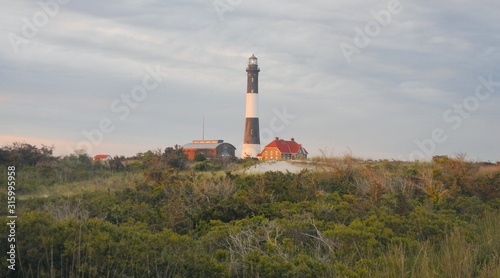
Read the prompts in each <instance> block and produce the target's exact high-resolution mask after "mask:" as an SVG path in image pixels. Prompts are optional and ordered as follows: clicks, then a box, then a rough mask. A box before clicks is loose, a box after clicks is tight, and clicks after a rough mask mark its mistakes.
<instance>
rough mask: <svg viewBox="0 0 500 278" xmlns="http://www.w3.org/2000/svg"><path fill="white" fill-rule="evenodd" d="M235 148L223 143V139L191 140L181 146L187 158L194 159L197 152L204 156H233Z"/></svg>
mask: <svg viewBox="0 0 500 278" xmlns="http://www.w3.org/2000/svg"><path fill="white" fill-rule="evenodd" d="M235 151H236V148H235V147H234V146H233V145H231V144H229V143H224V140H193V143H189V144H185V145H184V146H182V152H183V153H184V154H185V155H187V157H188V159H189V160H194V157H195V156H196V154H198V153H202V154H203V156H205V157H206V158H228V157H234V153H235Z"/></svg>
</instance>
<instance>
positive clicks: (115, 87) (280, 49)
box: [0, 0, 500, 162]
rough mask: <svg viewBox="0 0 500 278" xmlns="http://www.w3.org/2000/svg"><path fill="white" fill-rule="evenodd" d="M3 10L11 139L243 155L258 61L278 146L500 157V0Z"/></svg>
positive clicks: (71, 146)
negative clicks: (252, 63) (253, 65)
mask: <svg viewBox="0 0 500 278" xmlns="http://www.w3.org/2000/svg"><path fill="white" fill-rule="evenodd" d="M0 3H1V7H2V9H1V10H0V31H1V37H0V103H1V104H0V144H1V145H2V146H3V145H7V144H11V143H12V142H16V141H17V142H26V143H30V144H34V145H39V146H40V145H41V144H45V145H54V147H55V153H56V154H68V153H70V152H72V151H73V150H75V149H77V148H81V147H84V148H86V149H87V150H88V152H89V154H90V155H95V154H98V153H106V154H110V155H126V156H129V155H134V154H136V153H138V152H145V151H147V150H150V149H157V148H165V147H168V146H173V145H175V144H179V145H183V144H185V143H189V142H191V141H192V140H193V139H201V137H202V136H203V133H202V124H203V117H204V118H205V139H223V140H225V141H226V142H229V143H232V144H233V145H234V146H235V147H236V148H237V154H240V152H241V147H242V141H243V129H244V122H245V119H244V117H245V93H246V73H245V68H246V66H247V63H248V57H250V56H251V55H252V54H255V56H257V57H258V59H259V60H258V63H259V66H260V69H261V72H260V76H259V77H260V80H259V82H260V83H259V102H260V103H259V113H260V126H261V133H262V134H261V143H262V145H263V146H264V145H265V144H267V143H269V142H270V141H271V140H272V139H273V138H274V137H275V136H278V137H280V138H285V139H289V138H291V137H294V138H295V139H296V141H298V142H299V143H302V144H303V146H304V147H305V148H306V149H307V150H308V151H309V153H310V154H311V156H317V155H320V153H321V151H323V152H326V153H327V154H332V155H343V154H346V153H348V152H351V153H352V154H353V155H354V156H357V157H363V158H372V159H381V158H388V159H405V160H408V159H411V160H413V159H429V158H430V157H432V156H433V155H450V156H453V155H456V154H458V153H465V154H467V158H468V159H470V160H481V161H492V162H496V161H500V129H499V128H500V109H499V108H500V71H499V69H500V53H499V50H500V24H499V23H498V15H499V14H500V3H499V2H498V1H494V0H486V1H480V2H477V1H457V0H455V1H451V0H442V1H438V2H436V1H408V0H401V1H394V0H390V1H387V0H384V1H361V0H340V1H325V0H323V1H319V0H313V1H295V0H294V1H281V0H278V1H261V0H254V1H249V0H217V1H212V0H191V1H186V0H183V1H180V0H178V1H174V0H171V1H159V0H158V1H155V0H149V1H138V0H128V1H124V0H121V1H82V0H72V1H67V0H64V1H63V0H59V1H58V2H57V1H56V0H43V1H6V0H1V1H0ZM40 3H46V4H45V5H43V4H42V5H41V4H40ZM497 81H498V82H497Z"/></svg>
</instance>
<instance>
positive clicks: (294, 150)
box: [257, 137, 308, 160]
mask: <svg viewBox="0 0 500 278" xmlns="http://www.w3.org/2000/svg"><path fill="white" fill-rule="evenodd" d="M307 154H308V152H307V151H306V149H304V148H303V147H302V144H299V143H297V142H295V139H294V138H292V139H290V141H286V140H283V139H280V138H278V137H276V138H275V139H274V141H272V142H271V143H269V144H267V146H265V147H264V150H262V152H260V153H259V154H258V155H257V158H258V159H261V160H287V159H306V158H307Z"/></svg>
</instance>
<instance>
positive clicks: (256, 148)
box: [241, 144, 260, 158]
mask: <svg viewBox="0 0 500 278" xmlns="http://www.w3.org/2000/svg"><path fill="white" fill-rule="evenodd" d="M259 153H260V144H243V150H242V152H241V158H247V157H254V158H255V157H257V155H258V154H259Z"/></svg>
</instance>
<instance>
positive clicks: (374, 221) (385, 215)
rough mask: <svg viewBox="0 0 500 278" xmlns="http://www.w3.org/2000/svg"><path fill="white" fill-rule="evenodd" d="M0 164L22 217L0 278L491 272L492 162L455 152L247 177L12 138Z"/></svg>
mask: <svg viewBox="0 0 500 278" xmlns="http://www.w3.org/2000/svg"><path fill="white" fill-rule="evenodd" d="M29 147H31V148H29ZM44 148H45V149H44ZM25 149H29V151H26V152H24V153H23V152H22V151H25ZM28 155H31V156H28ZM37 155H38V156H37ZM0 163H1V164H2V165H3V166H2V168H3V169H4V170H3V171H2V180H4V181H6V180H7V179H6V172H7V170H6V168H7V166H8V165H16V174H17V188H16V196H17V208H16V209H17V215H18V218H17V227H16V229H17V230H16V231H17V242H16V244H17V254H18V258H17V259H18V261H17V270H16V271H15V272H13V271H10V272H9V270H8V268H7V261H6V259H5V257H2V256H5V253H3V254H2V255H0V257H2V258H1V260H0V267H1V269H0V276H1V277H7V276H8V275H13V276H14V277H500V233H498V231H500V213H499V207H500V169H499V167H498V164H492V163H477V162H470V161H467V160H466V159H465V158H464V156H458V157H455V158H450V157H446V156H436V157H434V159H433V160H432V161H431V162H402V161H388V160H380V161H372V160H363V159H356V158H353V157H352V156H344V157H340V158H325V157H323V158H316V159H314V160H311V161H310V163H312V164H315V165H317V169H316V170H304V171H302V172H300V173H289V172H288V173H286V172H285V173H282V172H266V173H262V174H246V173H243V172H241V171H238V170H239V169H241V168H243V167H244V166H247V165H251V164H254V163H255V162H254V161H244V160H233V161H212V160H203V161H197V162H187V161H186V160H185V157H183V155H182V152H181V150H180V149H179V148H176V147H174V148H167V149H166V150H164V151H149V152H146V153H143V154H138V155H137V156H136V157H134V158H123V157H122V158H120V157H115V158H113V160H111V161H109V162H107V163H94V162H92V160H91V159H90V157H89V156H88V155H86V154H85V153H78V154H73V155H69V156H66V157H54V156H52V150H51V149H50V148H46V147H42V148H38V147H35V146H30V145H26V144H24V145H23V144H17V145H13V146H8V147H4V148H3V149H1V150H0ZM200 165H201V166H200ZM0 199H2V200H7V191H6V190H2V192H0ZM0 218H1V222H2V223H7V222H8V219H7V215H6V212H5V211H4V210H2V214H1V215H0ZM8 232H9V231H8V227H7V225H0V234H1V235H2V240H1V241H0V246H1V248H2V250H8V242H7V240H6V235H7V234H8Z"/></svg>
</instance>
